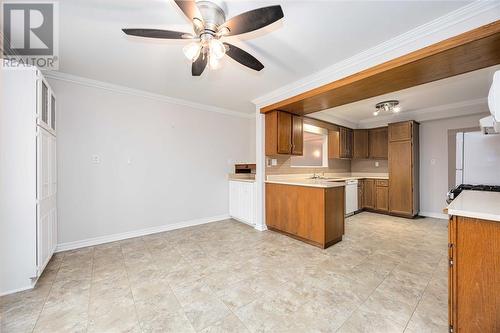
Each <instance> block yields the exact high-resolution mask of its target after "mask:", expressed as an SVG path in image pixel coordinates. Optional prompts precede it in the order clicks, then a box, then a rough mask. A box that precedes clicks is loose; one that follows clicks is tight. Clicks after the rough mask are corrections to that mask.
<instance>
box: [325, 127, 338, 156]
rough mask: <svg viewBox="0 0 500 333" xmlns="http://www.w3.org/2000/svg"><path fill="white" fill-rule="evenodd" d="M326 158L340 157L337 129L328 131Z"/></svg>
mask: <svg viewBox="0 0 500 333" xmlns="http://www.w3.org/2000/svg"><path fill="white" fill-rule="evenodd" d="M328 158H329V159H332V158H340V132H339V131H328Z"/></svg>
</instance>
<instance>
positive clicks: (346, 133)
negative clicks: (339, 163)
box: [340, 127, 353, 158]
mask: <svg viewBox="0 0 500 333" xmlns="http://www.w3.org/2000/svg"><path fill="white" fill-rule="evenodd" d="M352 142H353V139H352V130H351V129H349V128H345V127H341V128H340V158H352Z"/></svg>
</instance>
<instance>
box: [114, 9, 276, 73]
mask: <svg viewBox="0 0 500 333" xmlns="http://www.w3.org/2000/svg"><path fill="white" fill-rule="evenodd" d="M174 2H175V3H176V4H177V6H179V8H180V9H181V10H182V12H183V13H184V14H185V15H186V16H187V18H188V19H189V20H190V21H191V22H192V24H193V29H194V34H190V33H185V32H178V31H171V30H160V29H122V30H123V32H124V33H126V34H127V35H131V36H139V37H148V38H161V39H186V40H193V42H191V43H190V44H189V45H187V46H185V47H184V49H183V51H184V54H185V55H186V57H187V58H188V59H189V60H191V61H192V62H193V64H192V69H191V73H192V75H193V76H200V75H201V74H202V73H203V71H204V70H205V68H206V67H207V64H208V65H209V67H210V68H211V69H215V68H217V67H218V65H219V60H220V59H221V58H222V57H223V56H224V55H225V54H227V55H228V56H229V57H231V58H233V59H234V60H236V61H237V62H239V63H240V64H242V65H244V66H247V67H249V68H251V69H253V70H256V71H260V70H262V69H263V68H264V65H263V64H262V63H261V62H260V61H259V60H257V59H256V58H255V57H254V56H252V55H251V54H249V53H248V52H246V51H244V50H242V49H240V48H238V47H236V46H234V45H232V44H229V43H226V42H223V41H222V38H223V37H226V36H235V35H239V34H243V33H246V32H250V31H254V30H257V29H260V28H263V27H265V26H267V25H269V24H271V23H274V22H276V21H278V20H279V19H281V18H282V17H283V10H282V9H281V6H279V5H277V6H269V7H263V8H258V9H254V10H251V11H248V12H245V13H242V14H240V15H237V16H235V17H233V18H231V19H229V20H227V21H226V14H225V13H224V10H222V8H221V7H220V6H219V5H217V4H215V3H214V2H212V1H194V0H174Z"/></svg>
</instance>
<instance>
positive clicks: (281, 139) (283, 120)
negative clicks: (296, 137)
mask: <svg viewBox="0 0 500 333" xmlns="http://www.w3.org/2000/svg"><path fill="white" fill-rule="evenodd" d="M277 135H278V154H290V151H291V149H292V115H291V114H289V113H285V112H278V131H277Z"/></svg>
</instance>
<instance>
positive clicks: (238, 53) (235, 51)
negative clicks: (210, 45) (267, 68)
mask: <svg viewBox="0 0 500 333" xmlns="http://www.w3.org/2000/svg"><path fill="white" fill-rule="evenodd" d="M224 45H225V46H226V48H227V50H226V54H227V55H228V56H229V57H231V58H233V59H234V60H236V61H237V62H239V63H240V64H242V65H245V66H247V67H249V68H251V69H253V70H256V71H261V70H262V69H263V68H264V65H263V64H262V63H261V62H260V61H258V60H257V59H256V58H255V57H254V56H253V55H251V54H250V53H248V52H246V51H243V50H242V49H240V48H239V47H236V46H234V45H231V44H229V43H224Z"/></svg>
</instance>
